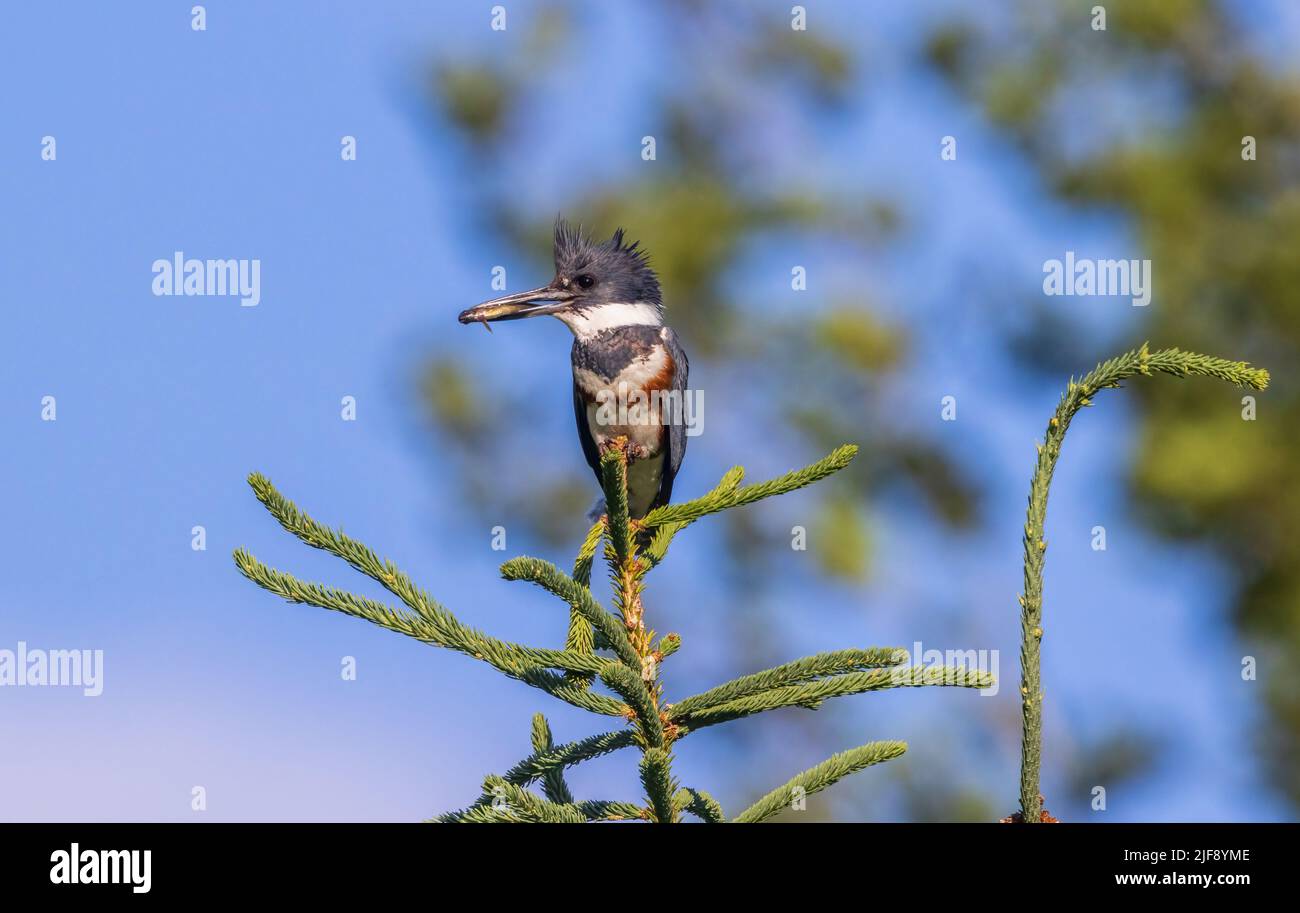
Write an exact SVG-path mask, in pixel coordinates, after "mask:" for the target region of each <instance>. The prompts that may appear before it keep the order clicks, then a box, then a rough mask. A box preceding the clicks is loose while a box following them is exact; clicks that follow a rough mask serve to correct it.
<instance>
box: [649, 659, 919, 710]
mask: <svg viewBox="0 0 1300 913" xmlns="http://www.w3.org/2000/svg"><path fill="white" fill-rule="evenodd" d="M907 659H908V656H907V651H906V650H903V649H901V648H898V647H872V648H871V649H868V650H834V651H832V652H829V653H818V654H816V655H815V656H805V657H804V658H803V659H796V660H794V661H793V662H788V663H784V664H783V665H780V666H774V667H773V668H771V669H766V670H764V671H762V672H755V673H752V674H750V675H742V676H741V677H740V678H735V679H732V680H731V681H729V682H725V683H724V684H721V685H718V686H717V687H716V688H710V689H709V690H708V691H705V692H703V693H701V694H697V695H694V696H693V697H688V698H686V699H684V700H681V701H678V702H677V703H675V704H673V705H671V707H669V708H668V710H669V715H670V716H671V717H672V718H674V719H680V718H682V717H684V716H688V715H690V714H691V713H692V712H694V711H696V710H704V709H706V708H709V707H714V706H717V705H718V704H724V703H726V702H728V701H734V700H737V699H739V698H742V697H748V696H749V695H751V694H755V693H757V692H760V691H770V690H772V689H773V688H780V687H782V686H784V685H795V684H799V683H801V682H807V681H812V680H814V679H819V678H825V677H827V676H831V675H841V674H843V673H846V672H858V671H861V670H863V669H877V668H885V667H889V666H900V665H902V664H903V663H905V662H907Z"/></svg>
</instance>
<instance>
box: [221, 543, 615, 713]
mask: <svg viewBox="0 0 1300 913" xmlns="http://www.w3.org/2000/svg"><path fill="white" fill-rule="evenodd" d="M234 558H235V564H236V566H238V568H239V570H240V572H242V573H243V574H244V576H245V577H247V578H248V579H249V580H251V581H253V582H254V583H256V584H257V585H258V586H260V587H262V589H264V590H267V591H268V592H271V593H274V594H275V595H277V596H280V597H281V598H283V599H285V600H287V601H289V602H296V603H303V604H306V605H314V606H317V607H319V608H322V609H330V610H332V611H335V612H341V613H343V614H345V615H352V616H354V617H356V618H363V619H365V620H366V621H369V622H371V623H373V624H377V625H379V626H380V627H383V628H387V629H388V630H390V631H396V632H397V633H399V634H405V635H406V636H408V637H411V638H414V639H415V640H418V641H421V642H422V643H427V644H432V645H434V646H438V647H446V648H448V649H451V650H456V651H458V652H460V653H464V654H466V655H467V656H472V657H474V658H475V659H479V660H482V661H484V662H486V663H488V665H490V666H492V667H493V668H495V669H497V670H498V671H500V672H504V673H505V674H506V675H508V676H510V677H511V678H513V679H516V680H518V681H521V682H524V683H526V684H529V685H532V686H533V687H535V688H540V689H541V690H543V691H545V692H547V693H548V694H551V695H552V696H554V697H557V698H559V699H560V700H562V701H565V702H566V703H570V704H573V705H574V706H575V707H581V708H583V709H584V710H590V711H592V712H593V713H600V714H603V715H605V716H622V715H623V714H624V708H623V705H621V704H620V703H619V702H618V701H616V700H613V699H612V698H609V697H606V696H605V695H601V694H590V693H585V692H583V691H582V689H581V688H578V687H576V686H574V685H573V684H571V683H569V682H567V681H566V680H565V679H564V678H562V677H560V676H557V675H555V674H553V673H551V672H548V671H546V667H548V666H549V667H553V668H559V669H565V670H570V671H575V672H585V673H599V672H600V670H601V669H603V668H604V667H605V666H607V665H611V664H612V663H611V661H610V660H607V659H602V658H600V657H597V656H586V655H583V654H580V653H570V652H566V651H562V650H545V649H539V648H533V647H524V646H520V645H519V644H512V643H507V642H506V641H502V640H497V639H496V638H494V637H489V636H487V635H485V634H481V633H479V632H478V631H475V630H473V629H472V628H468V627H465V626H464V625H461V624H460V623H459V622H456V621H455V619H452V618H451V617H450V616H449V615H445V614H432V615H430V616H429V617H416V616H412V615H408V614H406V613H404V612H398V611H396V610H394V609H391V608H389V607H388V606H386V605H384V604H383V603H379V602H376V601H374V600H373V599H368V598H366V597H363V596H356V595H354V594H352V593H348V592H345V591H343V590H337V589H333V588H332V587H326V586H322V585H320V584H316V583H307V582H305V581H302V580H299V579H297V578H296V577H293V576H291V575H289V574H285V573H283V572H281V571H277V570H276V569H274V568H271V567H267V566H266V565H265V564H263V563H262V562H260V561H258V560H257V559H256V558H254V557H253V556H252V555H250V554H249V553H248V552H246V551H245V550H244V549H242V548H240V549H236V550H235V553H234Z"/></svg>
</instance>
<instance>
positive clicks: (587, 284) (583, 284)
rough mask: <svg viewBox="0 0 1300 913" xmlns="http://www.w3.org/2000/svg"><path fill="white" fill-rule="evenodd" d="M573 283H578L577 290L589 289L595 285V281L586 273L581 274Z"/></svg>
mask: <svg viewBox="0 0 1300 913" xmlns="http://www.w3.org/2000/svg"><path fill="white" fill-rule="evenodd" d="M574 281H575V282H577V283H578V288H591V287H592V286H593V285H595V284H596V280H595V279H593V278H591V277H590V276H588V275H587V274H586V273H583V274H582V275H581V276H579V277H578V278H577V279H575V280H574Z"/></svg>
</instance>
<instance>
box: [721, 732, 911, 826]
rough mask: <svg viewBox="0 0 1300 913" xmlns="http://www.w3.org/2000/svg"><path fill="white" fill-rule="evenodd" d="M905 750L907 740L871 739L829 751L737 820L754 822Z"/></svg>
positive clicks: (765, 818) (743, 822) (741, 814)
mask: <svg viewBox="0 0 1300 913" xmlns="http://www.w3.org/2000/svg"><path fill="white" fill-rule="evenodd" d="M905 751H907V743H906V742H871V743H869V744H867V745H862V746H860V747H858V748H851V749H849V750H848V751H844V752H840V753H839V754H836V755H831V756H830V757H829V758H827V759H826V760H825V761H822V762H821V763H820V764H818V765H817V766H816V767H811V768H809V769H808V770H805V771H804V772H803V773H801V774H799V775H798V776H796V777H793V778H791V779H790V780H789V781H788V782H786V783H785V784H783V785H781V786H778V787H777V788H776V789H774V790H772V791H771V792H770V793H768V794H767V795H766V796H764V797H763V798H761V799H759V800H758V801H757V802H755V803H754V804H753V805H751V806H750V807H749V808H747V809H745V810H744V811H743V812H741V813H740V814H739V815H737V816H736V818H735V822H736V823H737V824H757V823H758V822H760V821H766V820H767V819H768V818H771V817H772V816H773V815H776V814H779V813H780V812H782V811H784V810H785V809H787V808H789V807H791V805H792V804H793V802H794V800H795V799H796V798H802V797H804V796H811V795H812V794H813V793H816V792H820V791H821V790H823V789H825V788H826V787H828V786H831V785H833V784H834V783H836V782H837V781H839V780H842V779H844V778H845V777H847V776H848V775H849V774H852V773H856V772H857V771H859V770H862V769H863V768H864V767H870V766H871V765H873V764H880V763H882V762H884V761H889V760H892V759H893V758H897V757H899V756H900V755H902V754H903V753H904V752H905Z"/></svg>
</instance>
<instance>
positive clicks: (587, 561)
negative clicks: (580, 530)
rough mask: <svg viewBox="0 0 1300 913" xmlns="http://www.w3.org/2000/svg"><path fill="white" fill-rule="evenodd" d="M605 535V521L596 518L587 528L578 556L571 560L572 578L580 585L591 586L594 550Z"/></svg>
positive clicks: (594, 558)
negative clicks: (589, 527)
mask: <svg viewBox="0 0 1300 913" xmlns="http://www.w3.org/2000/svg"><path fill="white" fill-rule="evenodd" d="M604 535H605V521H604V520H603V519H601V520H597V521H596V522H595V523H593V524H592V525H591V529H589V530H587V538H585V539H583V540H582V547H581V548H579V549H578V557H577V559H575V560H574V562H573V579H574V580H576V581H578V583H579V584H580V585H581V586H585V587H590V586H591V565H592V563H593V562H594V561H595V560H596V551H597V550H598V549H599V548H600V539H601V537H602V536H604Z"/></svg>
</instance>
